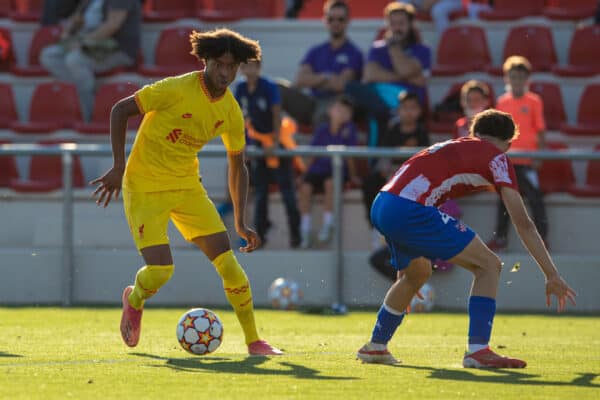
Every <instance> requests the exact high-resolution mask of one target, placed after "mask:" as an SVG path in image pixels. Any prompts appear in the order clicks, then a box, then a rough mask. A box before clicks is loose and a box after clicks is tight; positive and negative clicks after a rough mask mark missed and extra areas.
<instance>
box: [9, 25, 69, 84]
mask: <svg viewBox="0 0 600 400" xmlns="http://www.w3.org/2000/svg"><path fill="white" fill-rule="evenodd" d="M60 33H61V28H60V27H59V26H42V27H41V28H39V29H38V30H37V31H36V32H35V33H34V34H33V38H32V39H31V44H30V45H29V52H28V56H27V60H28V61H27V64H28V65H27V66H23V67H21V66H17V65H15V66H13V68H11V72H12V73H13V74H15V75H19V76H46V75H48V71H46V70H45V69H44V68H43V67H42V66H41V65H40V53H41V51H42V49H43V48H44V47H46V46H49V45H51V44H54V43H56V42H58V41H59V40H60Z"/></svg>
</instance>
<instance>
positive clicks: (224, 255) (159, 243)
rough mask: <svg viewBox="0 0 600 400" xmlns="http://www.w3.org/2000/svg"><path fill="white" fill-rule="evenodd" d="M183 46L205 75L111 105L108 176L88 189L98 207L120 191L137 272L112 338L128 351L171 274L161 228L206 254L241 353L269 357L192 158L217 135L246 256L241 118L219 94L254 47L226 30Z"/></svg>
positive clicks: (256, 52) (250, 243) (250, 238)
mask: <svg viewBox="0 0 600 400" xmlns="http://www.w3.org/2000/svg"><path fill="white" fill-rule="evenodd" d="M190 42H191V45H192V54H193V55H195V56H196V57H197V58H198V59H199V60H203V61H204V63H205V65H206V67H205V69H204V70H203V71H193V72H190V73H187V74H184V75H180V76H175V77H169V78H166V79H163V80H161V81H158V82H155V83H154V84H151V85H147V86H144V87H143V88H141V89H140V90H138V91H137V92H136V93H135V94H134V95H133V96H130V97H126V98H124V99H122V100H120V101H119V102H117V103H116V104H115V105H114V107H113V108H112V111H111V115H110V137H111V143H112V150H113V167H112V168H111V169H110V170H109V171H108V172H106V174H104V175H103V176H102V177H99V178H97V179H96V180H94V181H92V182H91V183H92V184H97V185H98V187H97V188H96V190H95V192H94V195H97V196H98V199H97V203H98V204H99V205H103V206H104V207H106V206H108V204H109V202H110V200H111V198H117V196H118V195H119V192H120V190H121V188H122V189H123V204H124V208H125V215H126V216H127V222H128V223H129V228H130V230H131V234H132V236H133V239H134V241H135V244H136V246H137V248H138V250H139V251H140V253H141V255H142V257H143V259H144V261H145V263H146V265H145V266H144V267H142V268H141V269H140V270H139V271H138V272H137V275H136V277H135V285H134V286H127V287H126V288H125V290H124V291H123V298H122V300H123V315H122V318H121V336H122V337H123V341H124V342H125V343H126V344H127V345H128V346H131V347H133V346H136V345H137V343H138V341H139V337H140V331H141V318H142V312H143V307H144V301H145V300H147V299H148V298H150V297H152V296H153V295H154V294H156V292H157V291H158V290H159V289H160V287H161V286H163V285H164V284H165V283H167V281H168V280H169V279H170V278H171V276H172V274H173V271H174V265H173V258H172V256H171V249H170V247H169V239H168V237H167V225H168V222H169V219H171V220H172V221H173V223H174V224H175V226H176V227H177V228H178V229H179V231H180V232H181V234H182V235H183V237H184V238H185V239H186V240H188V241H190V242H193V243H194V244H196V245H197V246H198V247H199V248H200V250H202V251H203V252H204V254H206V256H207V257H208V258H209V259H210V261H211V262H212V264H213V265H214V266H215V268H216V269H217V272H218V273H219V275H220V276H221V278H222V279H223V286H224V289H225V295H226V296H227V300H228V301H229V302H230V303H231V305H232V306H233V309H234V310H235V312H236V315H237V318H238V320H239V322H240V324H241V326H242V329H243V331H244V335H245V339H246V344H247V345H248V352H249V353H250V354H253V355H279V354H282V352H281V351H280V350H279V349H277V348H275V347H272V346H271V345H269V344H268V343H267V342H266V341H264V340H260V338H259V336H258V333H257V330H256V324H255V321H254V309H253V303H252V292H251V289H250V284H249V282H248V278H247V276H246V274H245V272H244V270H243V269H242V267H241V266H240V264H239V263H238V261H237V259H236V257H235V255H234V253H233V251H232V250H231V245H230V241H229V236H228V234H227V231H226V228H225V225H224V224H223V221H222V220H221V218H220V216H219V214H218V213H217V210H216V209H215V206H214V205H213V203H212V201H211V200H210V199H209V198H208V195H207V193H206V190H205V189H204V187H203V186H202V183H201V180H200V176H199V161H198V156H197V153H198V151H199V150H200V149H201V148H202V147H203V146H204V144H205V143H207V142H209V141H210V140H211V139H213V138H216V137H217V136H220V137H221V138H222V140H223V143H224V145H225V148H226V149H227V159H228V164H229V173H228V183H229V191H230V193H231V199H232V201H233V206H234V215H235V217H234V218H235V230H236V231H237V233H238V234H239V235H240V236H241V237H242V238H244V239H245V240H246V242H247V245H246V246H245V247H243V248H240V250H241V251H242V252H251V251H253V250H254V249H256V248H257V247H258V246H259V245H260V239H259V237H258V235H257V234H256V232H254V231H252V230H251V229H250V228H248V227H247V225H246V196H247V192H248V171H247V170H246V167H245V165H244V154H243V150H244V146H245V134H244V119H243V116H242V112H241V110H240V107H239V105H238V103H237V102H236V100H235V98H234V96H233V94H232V93H231V91H230V90H229V89H228V86H229V85H230V84H231V83H232V82H233V80H234V79H235V77H236V74H237V70H238V67H239V65H240V63H245V62H247V61H249V60H260V56H261V49H260V46H259V45H258V43H257V42H256V41H253V40H250V39H248V38H245V37H243V36H241V35H240V34H238V33H236V32H233V31H230V30H228V29H218V30H215V31H210V32H203V33H199V32H193V33H192V34H191V35H190ZM139 114H144V119H143V121H142V124H141V126H140V128H139V130H138V133H137V136H136V139H135V143H134V145H133V149H132V151H131V154H130V156H129V159H128V160H127V163H125V150H124V149H125V133H126V128H127V119H128V118H130V117H133V116H136V115H139Z"/></svg>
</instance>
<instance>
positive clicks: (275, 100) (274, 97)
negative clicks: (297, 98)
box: [269, 82, 281, 106]
mask: <svg viewBox="0 0 600 400" xmlns="http://www.w3.org/2000/svg"><path fill="white" fill-rule="evenodd" d="M269 98H270V100H271V106H275V105H278V104H281V94H280V93H279V87H278V86H277V85H276V84H275V83H273V82H269Z"/></svg>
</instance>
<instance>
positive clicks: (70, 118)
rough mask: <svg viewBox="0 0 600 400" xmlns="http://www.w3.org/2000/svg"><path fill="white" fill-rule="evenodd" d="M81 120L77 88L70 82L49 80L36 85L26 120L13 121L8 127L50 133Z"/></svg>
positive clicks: (26, 131) (67, 127)
mask: <svg viewBox="0 0 600 400" xmlns="http://www.w3.org/2000/svg"><path fill="white" fill-rule="evenodd" d="M77 121H81V109H80V105H79V96H78V95H77V89H75V86H74V85H72V84H70V83H62V82H50V83H42V84H40V85H38V86H37V87H36V88H35V90H34V92H33V96H32V99H31V105H30V107H29V121H28V122H14V123H12V124H10V128H11V129H12V130H14V131H16V132H18V133H25V134H27V133H31V134H41V133H51V132H53V131H55V130H57V129H70V128H72V127H73V125H74V124H75V122H77Z"/></svg>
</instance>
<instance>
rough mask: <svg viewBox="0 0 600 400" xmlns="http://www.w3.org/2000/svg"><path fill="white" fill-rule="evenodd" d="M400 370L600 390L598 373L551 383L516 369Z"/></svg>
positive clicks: (458, 378)
mask: <svg viewBox="0 0 600 400" xmlns="http://www.w3.org/2000/svg"><path fill="white" fill-rule="evenodd" d="M398 367H399V368H407V369H416V370H421V371H430V372H431V374H430V375H429V378H431V379H441V380H451V381H470V382H485V383H512V384H517V385H531V386H580V387H591V388H600V384H598V383H593V380H594V379H596V378H597V377H599V376H600V374H597V373H585V372H580V373H578V374H577V376H576V377H575V378H573V380H572V381H570V382H560V381H549V380H543V379H535V378H541V377H542V376H541V375H534V374H527V373H524V372H519V371H517V370H514V369H493V368H490V369H485V370H484V371H487V372H492V373H494V374H495V375H478V374H475V373H473V372H471V371H469V370H467V369H463V370H461V369H447V368H432V367H422V366H415V365H398Z"/></svg>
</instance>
